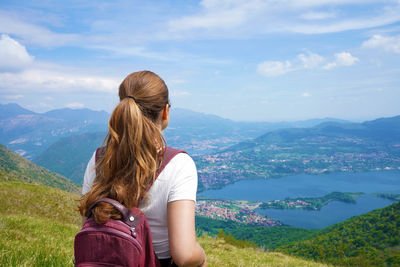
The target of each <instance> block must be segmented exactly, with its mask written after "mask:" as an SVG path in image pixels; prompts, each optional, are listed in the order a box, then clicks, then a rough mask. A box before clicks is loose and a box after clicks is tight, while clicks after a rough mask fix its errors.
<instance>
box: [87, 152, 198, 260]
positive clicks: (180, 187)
mask: <svg viewBox="0 0 400 267" xmlns="http://www.w3.org/2000/svg"><path fill="white" fill-rule="evenodd" d="M95 157H96V152H95V153H93V156H92V158H91V159H90V161H89V163H88V165H87V167H86V171H85V176H84V178H83V188H82V194H86V193H87V192H88V191H89V190H90V188H91V185H92V184H93V181H94V179H95V177H96V171H95V169H94V166H95V161H96V159H95ZM196 191H197V170H196V165H195V164H194V161H193V159H192V158H191V157H190V156H189V155H188V154H186V153H179V154H177V155H176V156H175V157H174V158H173V159H171V161H170V162H169V163H168V164H167V166H165V168H164V170H163V171H162V172H161V173H160V175H159V176H158V178H157V180H156V181H155V182H154V183H153V185H152V186H151V188H150V190H149V191H148V193H147V196H148V201H142V202H143V203H141V204H140V207H139V208H140V209H141V210H142V211H143V213H144V214H145V216H146V218H147V221H148V223H149V226H150V229H151V236H152V239H153V247H154V251H155V252H156V254H157V257H158V258H159V259H165V258H170V257H171V254H170V251H169V242H168V227H167V226H168V223H167V203H168V202H171V201H176V200H193V201H196Z"/></svg>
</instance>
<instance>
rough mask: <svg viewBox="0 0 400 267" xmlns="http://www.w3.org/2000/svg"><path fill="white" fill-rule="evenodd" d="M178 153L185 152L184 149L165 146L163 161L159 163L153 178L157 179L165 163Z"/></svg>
mask: <svg viewBox="0 0 400 267" xmlns="http://www.w3.org/2000/svg"><path fill="white" fill-rule="evenodd" d="M179 153H186V151H184V150H179V149H175V148H172V147H166V149H165V151H164V156H163V161H162V163H161V166H160V167H159V168H158V170H157V172H156V177H155V179H157V177H158V175H160V173H161V172H162V171H163V170H164V168H165V166H167V164H168V163H169V162H170V161H171V159H173V158H174V157H175V156H176V155H177V154H179ZM155 179H154V180H155Z"/></svg>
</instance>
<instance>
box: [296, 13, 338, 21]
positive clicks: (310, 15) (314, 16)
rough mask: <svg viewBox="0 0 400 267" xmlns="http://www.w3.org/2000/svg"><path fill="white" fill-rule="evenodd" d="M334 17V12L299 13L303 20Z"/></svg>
mask: <svg viewBox="0 0 400 267" xmlns="http://www.w3.org/2000/svg"><path fill="white" fill-rule="evenodd" d="M334 17H336V14H335V13H333V12H314V11H311V12H307V13H304V14H301V15H300V18H302V19H305V20H323V19H330V18H334Z"/></svg>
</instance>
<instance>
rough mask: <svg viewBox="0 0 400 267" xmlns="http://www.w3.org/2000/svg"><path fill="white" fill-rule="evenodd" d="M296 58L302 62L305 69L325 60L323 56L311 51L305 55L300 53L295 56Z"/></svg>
mask: <svg viewBox="0 0 400 267" xmlns="http://www.w3.org/2000/svg"><path fill="white" fill-rule="evenodd" d="M297 58H298V59H299V60H300V61H301V62H302V64H303V67H304V68H307V69H309V68H315V67H317V66H319V65H321V64H322V63H323V62H324V61H325V58H324V57H322V56H320V55H318V54H313V53H311V52H309V53H308V54H307V55H304V54H300V55H298V56H297Z"/></svg>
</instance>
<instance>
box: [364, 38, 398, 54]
mask: <svg viewBox="0 0 400 267" xmlns="http://www.w3.org/2000/svg"><path fill="white" fill-rule="evenodd" d="M362 47H367V48H378V49H383V50H385V51H387V52H394V53H400V35H399V36H389V37H387V36H382V35H379V34H376V35H374V36H372V37H371V39H369V40H367V41H365V42H363V44H362Z"/></svg>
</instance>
